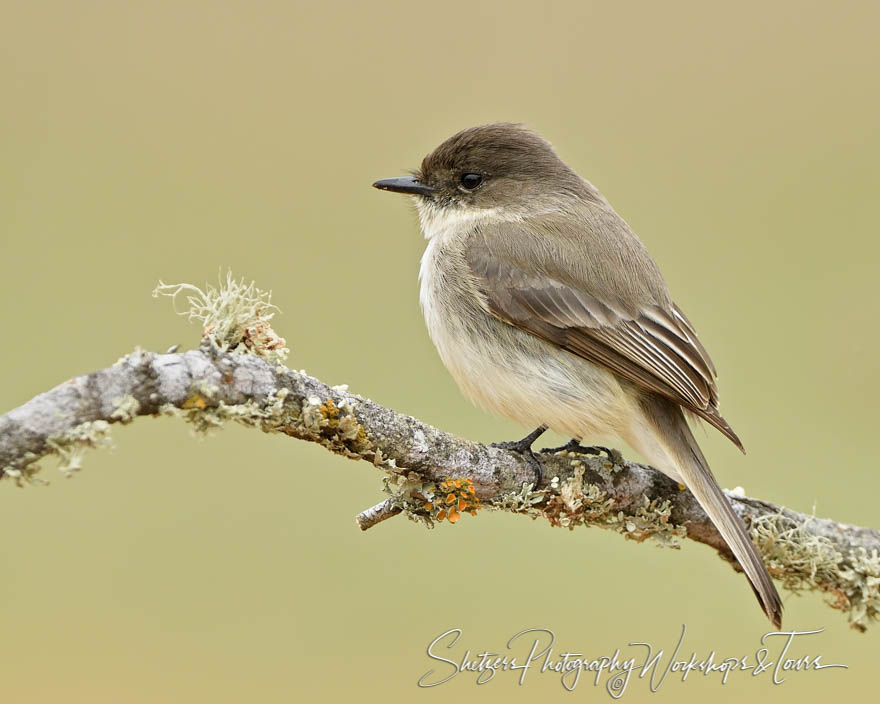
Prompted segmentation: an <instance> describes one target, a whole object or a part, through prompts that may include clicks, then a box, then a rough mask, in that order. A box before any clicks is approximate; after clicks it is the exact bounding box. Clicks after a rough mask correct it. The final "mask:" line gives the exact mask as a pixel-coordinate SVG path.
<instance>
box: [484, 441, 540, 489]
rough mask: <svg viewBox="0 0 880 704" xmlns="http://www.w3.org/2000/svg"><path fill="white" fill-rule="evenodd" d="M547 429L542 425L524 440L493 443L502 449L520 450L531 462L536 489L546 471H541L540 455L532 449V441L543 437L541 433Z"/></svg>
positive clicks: (527, 460)
mask: <svg viewBox="0 0 880 704" xmlns="http://www.w3.org/2000/svg"><path fill="white" fill-rule="evenodd" d="M546 430H547V428H546V427H545V426H543V425H542V426H540V427H538V428H536V429H535V430H533V431H532V432H531V433H529V434H528V435H526V436H525V437H524V438H523V439H522V440H512V441H507V442H493V443H491V445H492V447H497V448H499V449H501V450H513V451H514V452H518V453H519V454H521V455H522V456H523V457H525V458H526V462H528V463H529V466H530V467H531V468H532V471H533V472H534V473H535V488H536V489H537V488H538V487H539V486H540V485H541V480H542V479H543V478H544V473H543V472H542V471H541V463H540V462H539V461H538V456H537V455H536V454H535V451H534V450H533V449H532V443H534V442H535V440H537V439H538V438H539V437H541V435H543V434H544V433H545V432H546Z"/></svg>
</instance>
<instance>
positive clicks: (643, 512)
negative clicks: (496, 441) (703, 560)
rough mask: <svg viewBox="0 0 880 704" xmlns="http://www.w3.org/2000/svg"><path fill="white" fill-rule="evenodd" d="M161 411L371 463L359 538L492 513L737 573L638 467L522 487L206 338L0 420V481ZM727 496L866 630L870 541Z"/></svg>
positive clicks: (522, 468)
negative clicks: (379, 497) (689, 556)
mask: <svg viewBox="0 0 880 704" xmlns="http://www.w3.org/2000/svg"><path fill="white" fill-rule="evenodd" d="M160 414H166V415H175V416H181V417H183V418H184V419H186V420H187V421H189V422H191V423H193V424H194V425H195V426H196V428H197V429H198V430H201V431H206V430H210V429H211V428H214V427H217V426H220V425H222V424H223V423H224V422H226V421H230V420H233V421H236V422H239V423H243V424H245V425H248V426H252V427H258V428H261V429H262V430H264V431H266V432H280V433H284V434H286V435H289V436H292V437H296V438H300V439H303V440H308V441H311V442H317V443H319V444H321V445H323V446H324V447H326V448H327V449H329V450H331V451H333V452H336V453H338V454H341V455H344V456H346V457H349V458H351V459H357V460H365V461H367V462H370V463H371V464H373V465H375V466H376V467H378V468H380V469H381V470H383V471H384V472H385V473H386V475H387V481H386V488H387V490H388V491H389V493H391V497H390V498H388V499H386V500H385V501H383V502H382V503H380V504H378V505H377V506H374V507H373V508H370V509H367V510H365V511H363V512H362V513H361V514H359V515H358V517H357V521H358V524H359V525H360V527H361V529H362V530H366V529H368V528H370V527H372V526H373V525H376V524H377V523H379V522H381V521H384V520H386V519H388V518H391V517H393V516H394V515H397V514H404V515H406V516H408V517H409V518H411V519H414V520H418V521H422V522H424V523H426V524H427V525H429V526H431V525H434V524H435V523H437V522H442V521H444V520H448V521H451V522H454V521H456V520H458V517H459V516H460V515H461V514H462V513H464V512H476V511H477V510H478V509H480V508H492V509H500V510H507V511H511V512H515V513H524V514H527V515H529V516H531V517H533V518H537V517H542V518H544V519H546V520H549V521H550V522H551V523H552V524H553V525H559V526H565V527H568V528H574V527H575V526H579V525H598V526H601V527H604V528H610V529H613V530H616V531H618V532H620V533H622V534H623V535H624V536H625V537H627V538H630V539H634V540H639V541H641V540H645V539H647V538H653V539H655V540H657V541H660V542H661V543H664V544H672V545H674V544H677V542H678V540H679V539H680V538H682V537H687V538H690V539H691V540H695V541H697V542H701V543H704V544H706V545H709V546H711V547H712V548H714V549H715V550H717V551H718V553H719V554H720V555H721V556H722V557H724V558H725V559H727V560H728V561H730V562H731V563H733V564H735V563H734V562H733V558H732V555H731V554H730V552H729V550H728V549H727V546H726V545H725V543H724V541H723V540H722V538H721V536H720V535H719V534H718V532H717V531H716V530H715V528H714V526H713V525H712V523H711V521H709V519H708V518H707V516H706V515H705V513H704V512H703V510H702V509H701V508H700V506H699V505H698V504H697V502H696V500H695V499H694V497H693V495H692V494H691V493H690V492H688V491H682V490H681V489H680V488H679V487H678V485H677V484H676V483H675V482H673V481H672V480H670V479H669V478H668V477H666V476H665V475H663V474H661V473H660V472H658V471H656V470H654V469H651V468H650V467H646V466H643V465H640V464H636V463H634V462H628V461H625V460H622V459H620V460H619V461H618V459H615V461H614V463H613V464H612V462H610V461H608V460H606V459H600V458H598V457H592V456H583V455H576V454H571V453H568V452H561V453H558V454H555V455H542V456H541V464H542V468H543V477H544V480H543V482H542V483H541V485H540V486H533V485H532V484H533V482H534V473H533V471H532V468H531V467H530V465H529V464H528V462H526V461H525V460H524V459H523V458H522V457H521V456H520V455H518V454H516V453H515V452H511V451H508V450H503V449H499V448H494V447H487V446H485V445H481V444H478V443H474V442H470V441H468V440H464V439H462V438H458V437H454V436H452V435H449V434H448V433H444V432H442V431H440V430H438V429H436V428H433V427H431V426H429V425H426V424H424V423H422V422H420V421H418V420H416V419H415V418H412V417H411V416H406V415H403V414H400V413H396V412H395V411H392V410H391V409H389V408H385V407H383V406H381V405H379V404H377V403H374V402H373V401H370V400H368V399H365V398H362V397H360V396H357V395H354V394H351V393H349V392H348V391H347V389H346V388H345V387H330V386H328V385H327V384H324V383H323V382H321V381H319V380H318V379H315V378H313V377H310V376H308V375H306V374H305V373H302V372H296V371H292V370H289V369H287V368H285V367H283V366H281V365H280V364H279V363H278V362H277V361H269V360H267V359H264V358H262V357H260V356H257V355H255V354H242V353H239V352H232V351H224V350H220V349H218V348H217V346H216V345H215V344H213V343H212V342H211V340H210V338H208V337H206V338H205V339H204V340H203V343H202V346H201V348H200V349H199V350H192V351H189V352H186V353H174V354H155V353H152V352H146V351H142V350H136V351H135V352H134V353H132V354H130V355H128V356H126V357H124V358H123V359H121V360H119V361H118V362H117V363H116V364H114V365H113V366H111V367H108V368H106V369H102V370H100V371H96V372H93V373H91V374H88V375H85V376H80V377H77V378H75V379H71V380H70V381H67V382H65V383H63V384H61V385H59V386H57V387H55V388H54V389H52V390H51V391H48V392H46V393H43V394H40V395H39V396H37V397H35V398H33V399H32V400H30V401H28V402H27V403H25V404H24V405H22V406H20V407H19V408H16V409H14V410H12V411H10V412H9V413H7V414H5V415H4V416H2V417H0V468H2V469H0V472H2V475H3V476H5V477H7V478H12V479H15V480H16V481H18V482H19V483H23V482H25V481H29V480H34V479H35V475H36V471H37V462H38V461H39V460H40V459H41V458H43V457H46V456H47V455H53V454H54V455H57V456H59V457H60V458H61V461H62V469H64V470H66V471H72V470H74V469H77V468H78V467H79V464H80V462H81V454H82V450H83V449H84V448H86V447H95V446H99V445H101V444H103V443H105V442H106V441H107V434H108V431H109V428H110V426H111V425H112V424H114V423H128V422H131V421H132V420H133V419H134V418H135V417H137V416H146V415H154V416H155V415H160ZM728 495H729V496H730V497H731V499H732V502H733V506H734V509H735V510H736V511H737V513H738V514H739V515H740V516H741V517H742V518H743V520H744V521H745V522H746V525H747V526H749V528H750V530H751V533H752V536H753V538H754V539H755V541H756V544H757V545H758V548H759V550H761V552H762V554H763V555H764V557H765V562H766V563H767V565H768V568H769V570H770V572H771V574H773V575H774V576H775V577H776V578H777V579H779V580H781V581H782V583H783V586H785V587H787V588H788V589H790V590H792V591H801V590H813V589H815V590H820V591H822V592H825V593H826V594H827V595H829V597H830V599H829V604H830V605H831V606H832V607H833V608H837V609H840V610H842V611H845V612H847V614H848V616H849V620H850V623H851V624H852V625H853V627H855V628H858V629H860V630H863V629H864V628H865V626H866V625H867V624H868V623H869V622H870V621H871V620H875V619H877V617H878V614H880V593H878V589H880V557H878V553H880V532H878V531H876V530H872V529H869V528H858V527H855V526H850V525H846V524H842V523H836V522H834V521H831V520H828V519H819V518H815V517H812V516H808V515H806V514H803V513H798V512H796V511H792V510H789V509H786V508H782V507H778V506H774V505H773V504H770V503H767V502H764V501H759V500H757V499H750V498H747V497H744V496H737V495H733V494H728Z"/></svg>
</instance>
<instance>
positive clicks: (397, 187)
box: [373, 176, 434, 196]
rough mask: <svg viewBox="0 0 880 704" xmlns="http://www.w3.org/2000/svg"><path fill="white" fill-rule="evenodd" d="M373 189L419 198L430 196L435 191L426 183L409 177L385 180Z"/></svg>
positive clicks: (374, 185) (378, 182) (375, 184)
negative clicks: (407, 194)
mask: <svg viewBox="0 0 880 704" xmlns="http://www.w3.org/2000/svg"><path fill="white" fill-rule="evenodd" d="M373 188H378V189H379V190H380V191H394V192H395V193H409V194H411V195H417V196H430V195H433V194H434V189H433V188H431V187H430V186H429V185H428V184H426V183H420V182H419V181H418V180H416V179H414V178H411V177H409V176H403V177H401V178H383V179H382V180H381V181H376V183H374V184H373Z"/></svg>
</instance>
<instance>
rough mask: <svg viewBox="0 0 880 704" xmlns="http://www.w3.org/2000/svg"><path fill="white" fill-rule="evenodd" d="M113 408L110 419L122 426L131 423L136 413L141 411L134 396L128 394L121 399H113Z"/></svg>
mask: <svg viewBox="0 0 880 704" xmlns="http://www.w3.org/2000/svg"><path fill="white" fill-rule="evenodd" d="M113 407H114V408H113V412H112V413H111V414H110V418H111V419H113V420H118V421H119V422H120V423H122V424H123V425H124V424H126V423H131V421H133V420H134V419H135V416H137V414H138V411H139V410H140V409H141V404H140V402H139V401H138V400H137V399H136V398H135V397H134V396H132V395H131V394H128V395H126V396H123V397H122V398H117V399H115V400H114V402H113Z"/></svg>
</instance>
